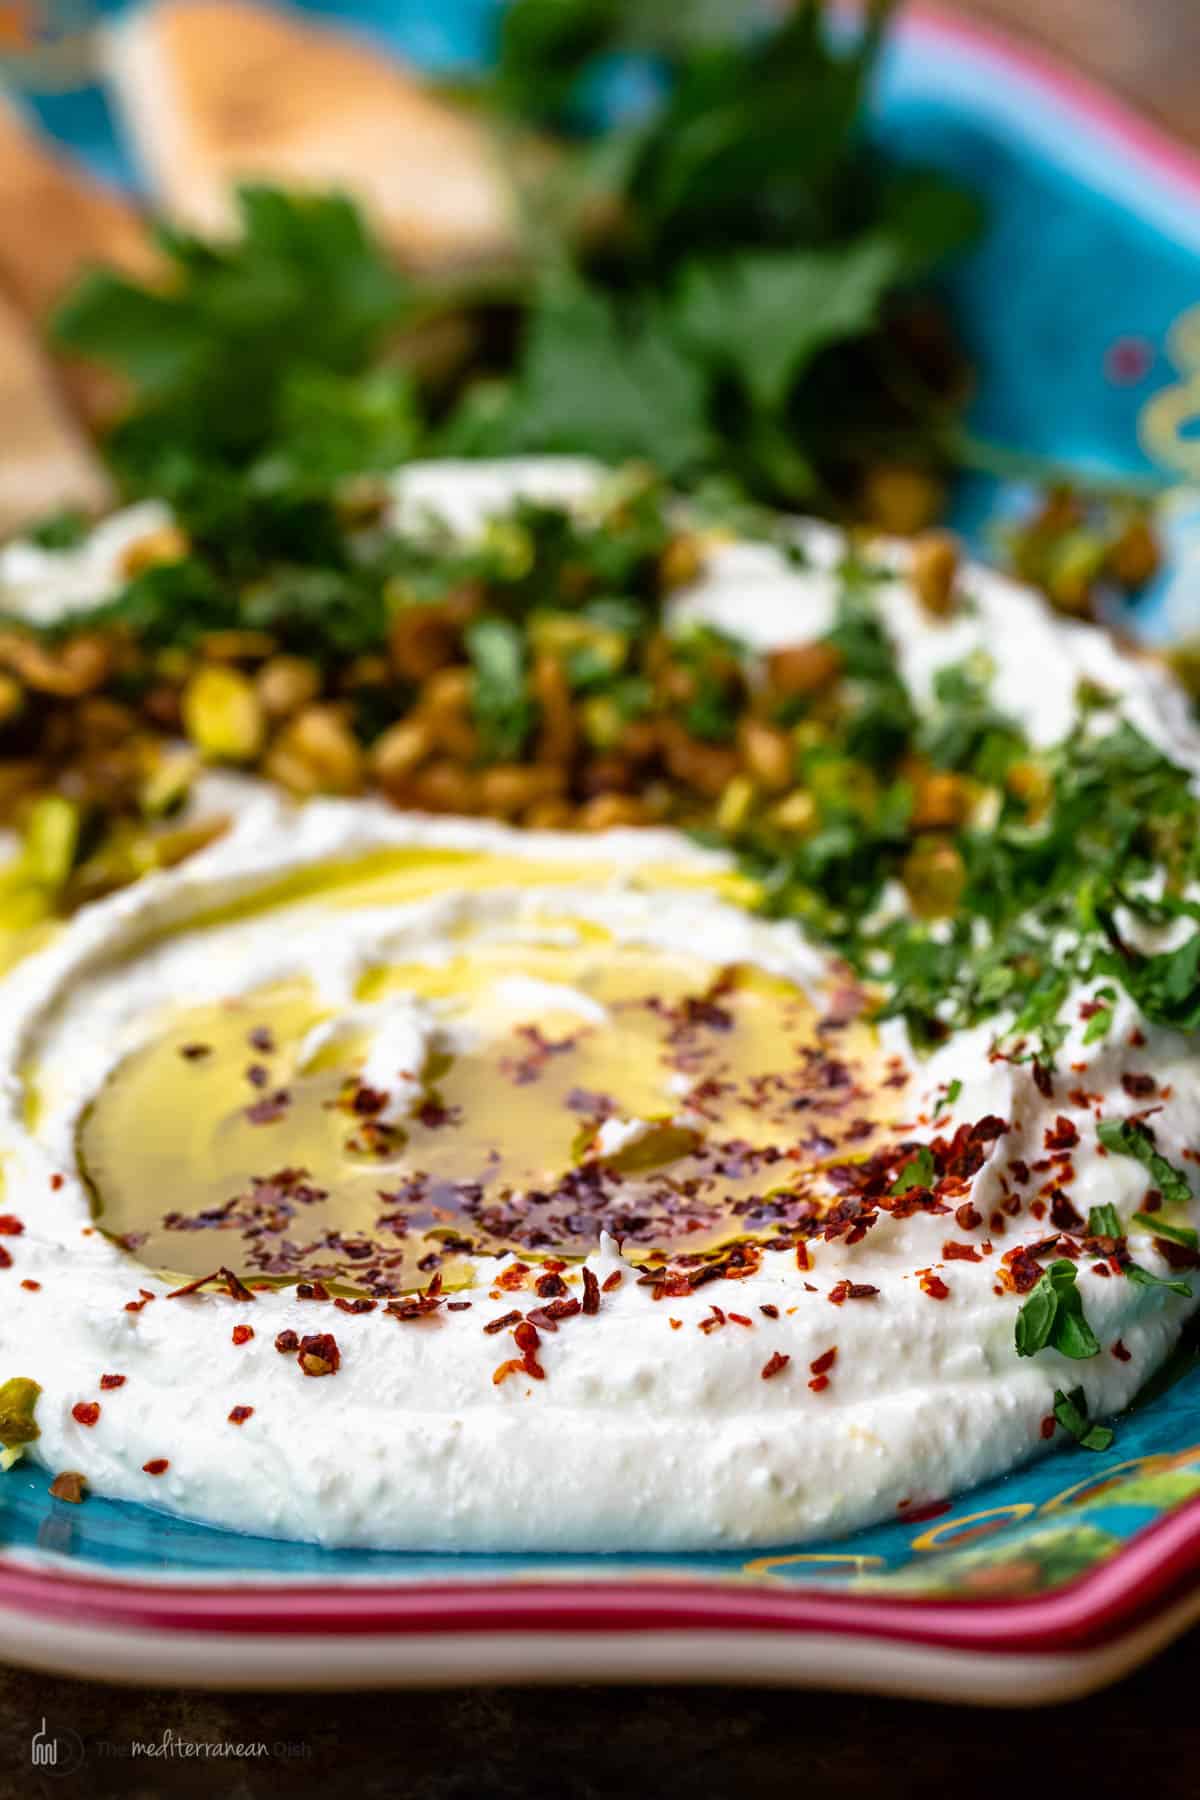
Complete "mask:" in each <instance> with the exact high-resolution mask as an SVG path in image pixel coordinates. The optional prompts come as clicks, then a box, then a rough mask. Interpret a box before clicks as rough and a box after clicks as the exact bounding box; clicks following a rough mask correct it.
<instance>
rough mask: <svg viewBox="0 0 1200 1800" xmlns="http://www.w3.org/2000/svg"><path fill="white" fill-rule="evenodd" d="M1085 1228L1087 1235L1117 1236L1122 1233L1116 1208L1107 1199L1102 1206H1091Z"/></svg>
mask: <svg viewBox="0 0 1200 1800" xmlns="http://www.w3.org/2000/svg"><path fill="white" fill-rule="evenodd" d="M1087 1228H1088V1236H1089V1237H1103V1238H1119V1237H1121V1236H1123V1235H1124V1234H1123V1232H1122V1230H1121V1220H1120V1217H1119V1216H1118V1213H1117V1209H1116V1207H1115V1206H1113V1205H1112V1204H1111V1203H1109V1202H1107V1201H1106V1202H1105V1204H1104V1205H1103V1206H1093V1207H1092V1209H1091V1211H1090V1212H1089V1213H1088V1222H1087Z"/></svg>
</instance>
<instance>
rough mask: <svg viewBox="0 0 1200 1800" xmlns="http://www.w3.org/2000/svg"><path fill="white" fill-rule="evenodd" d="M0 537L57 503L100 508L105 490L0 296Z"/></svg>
mask: <svg viewBox="0 0 1200 1800" xmlns="http://www.w3.org/2000/svg"><path fill="white" fill-rule="evenodd" d="M0 419H3V421H4V449H3V454H2V455H0V537H5V536H7V535H8V534H9V533H10V532H12V531H15V530H16V529H17V528H18V527H19V526H21V525H25V524H28V523H29V522H30V521H31V520H33V519H36V518H37V517H38V516H39V515H41V514H43V513H47V512H54V511H57V510H58V509H59V508H60V507H80V508H82V509H83V510H84V511H86V512H100V511H102V510H103V508H105V507H106V506H110V505H111V504H112V501H113V492H112V487H111V484H110V482H109V479H108V476H107V475H106V474H105V472H104V469H103V468H102V466H101V464H100V462H99V461H98V459H97V457H96V456H95V454H94V452H93V451H92V449H91V447H90V445H89V444H88V442H87V439H86V438H85V437H84V435H83V433H82V432H81V431H80V429H79V427H78V425H77V424H76V423H75V421H74V419H73V418H72V417H71V415H70V413H69V412H68V410H67V408H66V406H65V404H64V403H63V400H62V398H61V396H60V394H59V391H58V388H57V386H56V384H55V380H54V375H53V371H52V370H51V367H50V364H49V363H48V361H47V360H46V358H45V357H44V356H43V355H42V352H41V350H40V348H39V346H38V342H37V339H36V337H35V336H34V333H33V332H32V330H31V329H30V327H29V326H28V325H27V324H26V322H25V320H24V319H23V318H22V316H21V314H20V312H19V311H18V310H17V308H16V307H15V306H13V305H12V303H11V302H10V301H8V300H6V299H4V298H3V297H0Z"/></svg>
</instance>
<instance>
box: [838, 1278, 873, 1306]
mask: <svg viewBox="0 0 1200 1800" xmlns="http://www.w3.org/2000/svg"><path fill="white" fill-rule="evenodd" d="M878 1292H879V1289H878V1288H877V1287H872V1286H871V1285H870V1283H869V1282H866V1281H839V1282H838V1283H837V1285H836V1287H831V1288H830V1290H829V1298H830V1299H831V1300H832V1301H833V1304H834V1305H835V1306H840V1305H841V1304H842V1302H843V1300H873V1299H874V1298H875V1295H876V1294H877V1293H878Z"/></svg>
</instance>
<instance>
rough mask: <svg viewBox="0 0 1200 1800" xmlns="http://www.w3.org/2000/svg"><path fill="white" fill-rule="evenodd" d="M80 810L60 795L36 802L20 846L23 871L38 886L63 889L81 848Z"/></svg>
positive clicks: (49, 795) (53, 795)
mask: <svg viewBox="0 0 1200 1800" xmlns="http://www.w3.org/2000/svg"><path fill="white" fill-rule="evenodd" d="M79 827H80V814H79V808H78V806H76V805H75V803H74V802H73V801H71V800H67V799H64V798H63V796H62V795H61V794H43V795H42V796H41V797H40V799H37V800H35V801H34V803H33V805H32V807H31V808H30V811H29V818H28V820H27V822H26V826H25V836H24V841H23V842H22V845H21V858H20V863H21V869H22V872H23V874H24V876H25V878H26V879H27V880H29V881H32V882H35V883H36V884H37V885H39V886H41V887H44V888H50V889H52V890H53V889H57V888H60V887H61V886H62V885H63V883H64V881H66V879H67V876H68V875H69V874H70V872H71V867H72V865H73V863H74V861H75V855H76V852H77V850H78V847H79Z"/></svg>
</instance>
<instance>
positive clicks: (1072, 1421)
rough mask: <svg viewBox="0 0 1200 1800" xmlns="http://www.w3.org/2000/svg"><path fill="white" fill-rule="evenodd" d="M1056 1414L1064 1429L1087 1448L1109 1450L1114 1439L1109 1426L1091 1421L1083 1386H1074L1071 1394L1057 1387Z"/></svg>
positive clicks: (1055, 1393)
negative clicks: (1094, 1423)
mask: <svg viewBox="0 0 1200 1800" xmlns="http://www.w3.org/2000/svg"><path fill="white" fill-rule="evenodd" d="M1054 1416H1055V1418H1056V1419H1057V1420H1058V1422H1059V1424H1060V1425H1061V1426H1062V1428H1063V1430H1064V1431H1069V1432H1070V1434H1071V1436H1072V1437H1073V1438H1074V1439H1075V1442H1076V1443H1077V1444H1080V1445H1081V1446H1082V1447H1083V1449H1085V1450H1107V1449H1108V1447H1109V1445H1110V1444H1111V1443H1112V1441H1113V1433H1112V1431H1111V1429H1110V1428H1109V1426H1107V1425H1093V1424H1092V1423H1091V1422H1090V1421H1089V1419H1088V1416H1087V1402H1086V1401H1085V1399H1084V1394H1083V1389H1082V1388H1072V1389H1071V1392H1070V1393H1069V1394H1064V1393H1063V1391H1062V1389H1061V1388H1055V1390H1054Z"/></svg>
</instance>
